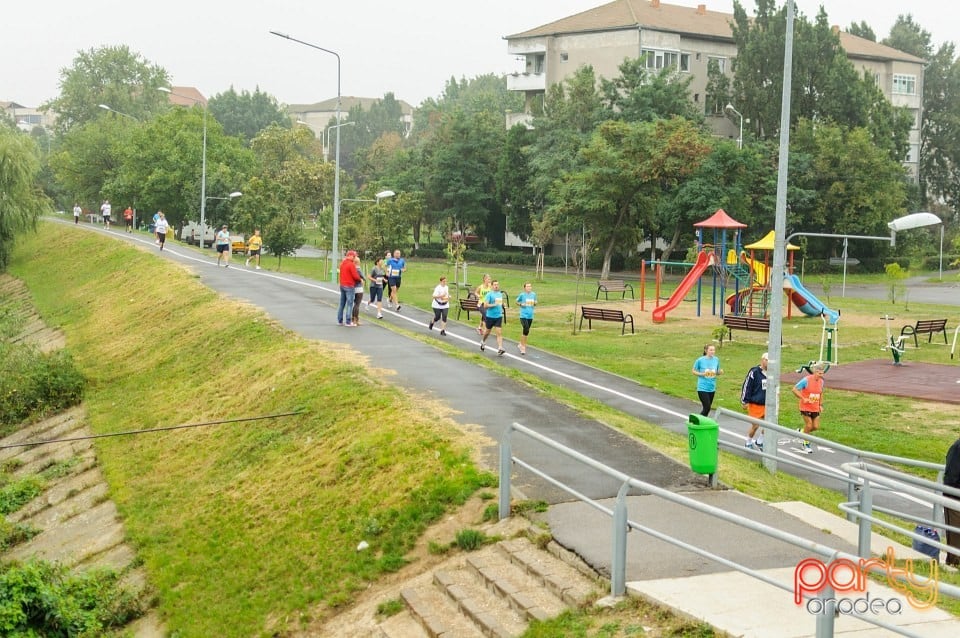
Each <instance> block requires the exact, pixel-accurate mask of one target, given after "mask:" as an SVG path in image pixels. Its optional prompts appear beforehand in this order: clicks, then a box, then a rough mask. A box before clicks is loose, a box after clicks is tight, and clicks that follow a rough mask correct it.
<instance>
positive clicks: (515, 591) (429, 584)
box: [380, 537, 602, 638]
mask: <svg viewBox="0 0 960 638" xmlns="http://www.w3.org/2000/svg"><path fill="white" fill-rule="evenodd" d="M601 591H602V590H601V587H600V585H599V584H598V583H597V582H596V581H595V580H593V579H591V577H589V576H588V575H585V574H584V573H582V572H581V571H580V570H578V569H576V568H574V567H573V566H571V565H569V564H567V563H566V562H564V561H563V560H562V559H561V558H560V557H558V555H555V554H551V553H549V552H547V551H545V550H542V549H539V548H537V546H536V545H534V544H533V543H532V542H531V541H530V540H529V539H527V538H523V537H519V538H513V539H509V540H504V541H500V542H498V543H496V544H495V545H491V546H489V547H486V548H484V549H482V550H479V551H477V552H472V553H470V554H468V555H466V556H465V557H464V558H463V559H462V560H459V561H456V562H453V563H450V564H447V565H445V566H443V567H442V568H439V569H437V570H435V571H434V572H433V574H432V577H431V578H430V579H429V580H428V581H424V582H422V583H421V584H419V585H417V586H411V587H407V588H404V589H403V590H401V592H400V597H401V599H402V600H403V602H404V604H405V605H406V607H407V612H406V613H405V614H401V615H398V616H397V617H395V618H392V619H390V621H389V622H384V623H382V624H381V625H380V631H381V635H382V636H383V637H384V638H421V637H423V636H430V637H431V638H438V637H443V638H453V637H458V638H459V637H461V636H462V637H464V638H471V637H474V636H476V637H482V636H487V637H494V638H508V637H512V636H519V635H520V634H522V633H523V632H524V631H526V629H527V626H528V625H529V623H530V621H531V620H533V619H538V620H547V619H549V618H553V617H555V616H558V615H559V614H560V613H561V612H563V611H564V610H565V609H567V608H568V607H573V606H579V605H584V604H587V603H589V602H590V601H591V600H592V599H593V598H595V597H596V596H598V595H600V593H601ZM411 619H412V620H414V621H416V626H415V625H413V624H411V623H410V622H409V621H410V620H411ZM417 630H419V631H420V633H416V631H417Z"/></svg>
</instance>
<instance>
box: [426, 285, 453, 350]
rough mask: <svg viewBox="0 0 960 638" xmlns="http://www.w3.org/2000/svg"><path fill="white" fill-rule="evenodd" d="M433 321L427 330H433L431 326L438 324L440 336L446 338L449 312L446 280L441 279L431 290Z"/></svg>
mask: <svg viewBox="0 0 960 638" xmlns="http://www.w3.org/2000/svg"><path fill="white" fill-rule="evenodd" d="M430 305H431V307H432V308H433V321H431V322H430V325H428V326H427V329H429V330H433V325H434V324H435V323H437V322H438V321H439V322H440V336H442V337H445V336H447V314H448V313H449V312H450V288H448V287H447V278H446V277H441V278H440V283H438V284H437V286H436V287H435V288H434V289H433V301H432V302H431V303H430Z"/></svg>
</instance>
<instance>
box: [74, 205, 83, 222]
mask: <svg viewBox="0 0 960 638" xmlns="http://www.w3.org/2000/svg"><path fill="white" fill-rule="evenodd" d="M82 214H83V209H82V208H80V204H77V203H76V202H74V204H73V223H74V224H79V223H80V215H82Z"/></svg>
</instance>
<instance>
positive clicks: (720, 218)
mask: <svg viewBox="0 0 960 638" xmlns="http://www.w3.org/2000/svg"><path fill="white" fill-rule="evenodd" d="M694 227H695V228H746V227H747V225H746V224H741V223H740V222H738V221H737V220H735V219H734V218H733V217H730V215H727V212H726V211H725V210H723V209H722V208H718V209H717V212H715V213H714V214H713V215H711V216H710V218H709V219H705V220H703V221H702V222H698V223H696V224H694Z"/></svg>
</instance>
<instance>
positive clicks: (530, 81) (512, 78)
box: [507, 73, 547, 91]
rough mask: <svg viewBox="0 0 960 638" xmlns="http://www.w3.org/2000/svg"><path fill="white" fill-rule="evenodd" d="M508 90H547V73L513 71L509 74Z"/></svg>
mask: <svg viewBox="0 0 960 638" xmlns="http://www.w3.org/2000/svg"><path fill="white" fill-rule="evenodd" d="M507 90H508V91H546V90H547V74H546V73H511V74H509V75H508V76H507Z"/></svg>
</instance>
